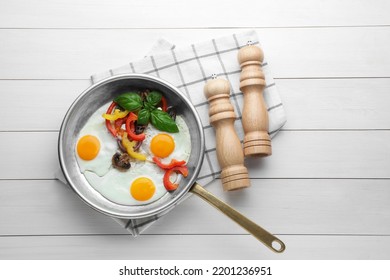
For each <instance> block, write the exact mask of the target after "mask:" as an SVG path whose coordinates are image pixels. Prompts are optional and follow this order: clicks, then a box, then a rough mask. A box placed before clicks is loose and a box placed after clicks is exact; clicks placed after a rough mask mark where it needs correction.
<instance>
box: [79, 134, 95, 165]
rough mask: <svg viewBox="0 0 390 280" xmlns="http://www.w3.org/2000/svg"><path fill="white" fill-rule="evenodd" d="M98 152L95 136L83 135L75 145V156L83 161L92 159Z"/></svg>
mask: <svg viewBox="0 0 390 280" xmlns="http://www.w3.org/2000/svg"><path fill="white" fill-rule="evenodd" d="M99 150H100V142H99V139H98V138H97V137H96V136H93V135H85V136H83V137H81V138H80V139H79V142H78V143H77V154H78V155H79V157H80V158H82V159H83V160H92V159H94V158H95V157H96V156H97V155H98V153H99Z"/></svg>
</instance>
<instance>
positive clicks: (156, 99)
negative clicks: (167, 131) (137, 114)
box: [146, 91, 162, 107]
mask: <svg viewBox="0 0 390 280" xmlns="http://www.w3.org/2000/svg"><path fill="white" fill-rule="evenodd" d="M161 97H162V94H161V93H159V92H158V91H151V92H149V94H148V95H147V96H146V101H147V102H148V103H149V104H150V105H152V106H153V107H156V106H157V104H158V103H160V101H161Z"/></svg>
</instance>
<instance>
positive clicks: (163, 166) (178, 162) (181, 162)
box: [153, 157, 186, 170]
mask: <svg viewBox="0 0 390 280" xmlns="http://www.w3.org/2000/svg"><path fill="white" fill-rule="evenodd" d="M153 161H154V162H155V163H156V164H157V165H158V167H160V168H161V169H165V170H168V169H172V168H174V167H177V166H183V165H186V162H185V161H184V160H176V159H172V160H171V162H170V163H168V164H165V163H162V162H161V160H160V159H159V158H158V157H153Z"/></svg>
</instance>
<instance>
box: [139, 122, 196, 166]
mask: <svg viewBox="0 0 390 280" xmlns="http://www.w3.org/2000/svg"><path fill="white" fill-rule="evenodd" d="M176 125H177V126H178V128H179V132H177V133H169V132H165V131H161V130H158V129H157V128H155V127H154V126H153V125H152V124H149V125H148V126H147V127H146V129H145V135H146V137H145V140H144V141H143V143H142V145H141V150H142V151H143V152H144V153H146V154H147V157H148V160H152V158H153V157H154V156H155V155H154V154H153V153H152V151H151V149H150V144H151V141H152V139H153V137H154V136H156V135H158V134H168V135H170V136H172V138H173V140H174V142H175V149H174V150H173V152H172V153H171V154H170V155H169V156H167V157H166V158H162V159H160V160H161V162H163V163H166V164H168V163H170V162H171V160H172V159H176V160H185V161H188V159H189V157H190V154H191V136H190V131H189V128H188V126H187V124H186V122H185V121H184V119H183V118H182V117H181V116H176Z"/></svg>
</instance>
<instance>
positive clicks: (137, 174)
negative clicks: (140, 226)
mask: <svg viewBox="0 0 390 280" xmlns="http://www.w3.org/2000/svg"><path fill="white" fill-rule="evenodd" d="M164 173H165V171H164V170H162V169H161V168H159V167H158V166H157V165H156V164H154V163H151V162H143V163H140V162H137V165H136V166H133V163H132V166H131V167H130V169H129V170H127V171H126V172H120V171H118V170H117V169H114V168H112V169H111V170H110V171H109V172H108V173H107V174H106V175H105V176H103V177H100V176H97V175H96V174H95V173H93V172H88V171H87V172H85V173H84V176H85V178H86V179H87V181H88V182H89V184H90V185H91V186H92V187H93V188H94V189H95V190H97V191H98V192H99V193H100V194H101V195H103V196H104V197H105V198H107V199H109V200H111V201H112V202H115V203H118V204H122V205H143V204H149V203H152V202H153V201H156V200H158V199H160V198H161V197H162V196H164V195H165V194H166V193H167V191H166V189H165V187H164V183H163V177H164Z"/></svg>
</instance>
